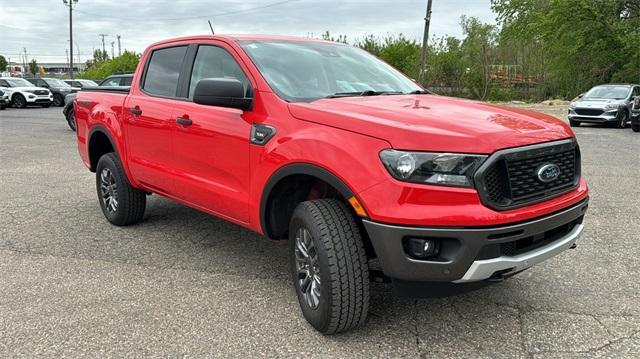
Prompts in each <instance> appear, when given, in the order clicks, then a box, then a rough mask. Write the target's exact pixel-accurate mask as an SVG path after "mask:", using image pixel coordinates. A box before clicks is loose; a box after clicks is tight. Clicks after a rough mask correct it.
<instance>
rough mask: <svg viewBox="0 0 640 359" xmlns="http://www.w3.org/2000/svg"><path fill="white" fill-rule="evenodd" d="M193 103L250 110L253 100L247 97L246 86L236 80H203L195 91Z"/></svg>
mask: <svg viewBox="0 0 640 359" xmlns="http://www.w3.org/2000/svg"><path fill="white" fill-rule="evenodd" d="M193 102H195V103H197V104H200V105H209V106H220V107H230V108H237V109H240V110H243V111H245V110H250V109H251V108H252V106H253V99H251V98H246V97H245V91H244V86H242V83H241V82H240V81H238V80H236V79H226V78H211V79H202V80H200V81H198V83H197V84H196V88H195V90H194V91H193Z"/></svg>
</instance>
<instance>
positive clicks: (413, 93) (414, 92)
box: [406, 90, 431, 95]
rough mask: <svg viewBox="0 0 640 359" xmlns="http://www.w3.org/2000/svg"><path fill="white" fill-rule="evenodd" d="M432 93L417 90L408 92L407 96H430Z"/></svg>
mask: <svg viewBox="0 0 640 359" xmlns="http://www.w3.org/2000/svg"><path fill="white" fill-rule="evenodd" d="M430 93H431V92H428V91H424V90H415V91H411V92H407V93H406V95H429V94H430Z"/></svg>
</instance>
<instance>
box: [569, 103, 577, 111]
mask: <svg viewBox="0 0 640 359" xmlns="http://www.w3.org/2000/svg"><path fill="white" fill-rule="evenodd" d="M569 108H570V109H572V110H575V108H576V103H575V102H572V103H570V104H569Z"/></svg>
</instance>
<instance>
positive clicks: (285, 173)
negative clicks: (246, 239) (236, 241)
mask: <svg viewBox="0 0 640 359" xmlns="http://www.w3.org/2000/svg"><path fill="white" fill-rule="evenodd" d="M300 177H307V178H314V179H316V180H319V181H322V182H324V183H326V184H327V185H329V186H331V187H332V188H333V189H334V190H335V191H336V192H337V193H338V194H339V195H340V196H341V197H342V198H343V199H345V200H347V199H348V198H350V197H351V196H353V195H354V192H353V190H351V188H350V187H349V186H348V185H347V184H346V183H345V182H344V181H343V180H341V179H340V178H339V177H338V176H337V175H335V174H334V173H332V172H330V171H329V170H327V169H325V168H323V167H320V166H317V165H314V164H310V163H292V164H288V165H285V166H283V167H280V168H279V169H278V170H276V171H275V172H274V173H273V174H272V175H271V176H270V177H269V179H268V180H267V182H266V184H265V186H264V188H263V190H262V196H261V198H260V226H261V228H262V231H263V233H264V234H265V235H266V236H267V237H268V238H271V239H279V238H281V237H282V233H283V228H282V226H283V224H282V223H279V222H278V220H277V218H276V217H274V216H272V213H271V207H272V206H273V203H272V200H273V199H274V196H277V195H278V190H279V189H280V187H281V185H283V184H284V183H286V181H289V180H292V179H293V178H300ZM294 202H295V200H294ZM298 202H299V201H298ZM289 210H290V211H291V212H293V209H289ZM281 215H282V214H281ZM285 217H286V215H285Z"/></svg>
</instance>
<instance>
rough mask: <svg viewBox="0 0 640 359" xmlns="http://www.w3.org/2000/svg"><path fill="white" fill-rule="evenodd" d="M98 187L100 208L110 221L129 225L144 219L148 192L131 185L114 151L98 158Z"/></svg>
mask: <svg viewBox="0 0 640 359" xmlns="http://www.w3.org/2000/svg"><path fill="white" fill-rule="evenodd" d="M96 189H97V191H98V202H99V203H100V208H101V209H102V213H103V214H104V216H105V217H106V218H107V220H108V221H109V222H111V223H112V224H115V225H116V226H128V225H130V224H134V223H137V222H140V221H141V220H142V217H143V216H144V211H145V208H146V204H147V197H146V194H145V192H144V191H141V190H139V189H136V188H133V187H132V186H131V184H130V183H129V179H128V178H127V175H126V174H125V172H124V169H123V168H122V164H121V163H120V159H119V158H118V156H117V155H116V154H115V153H113V152H110V153H107V154H105V155H103V156H102V157H100V160H98V166H97V168H96Z"/></svg>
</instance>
